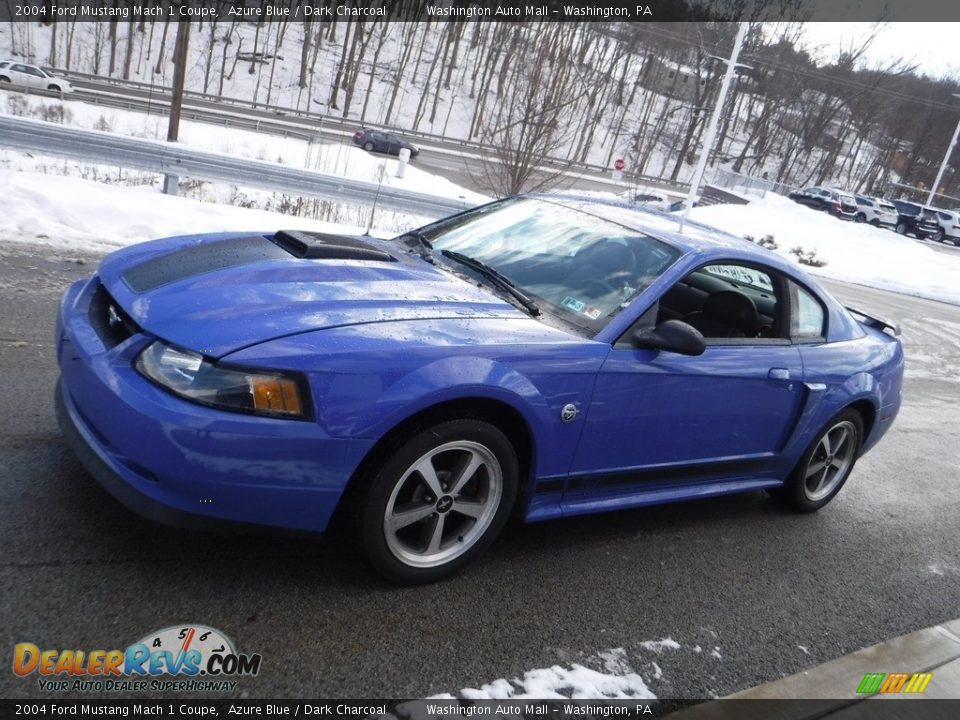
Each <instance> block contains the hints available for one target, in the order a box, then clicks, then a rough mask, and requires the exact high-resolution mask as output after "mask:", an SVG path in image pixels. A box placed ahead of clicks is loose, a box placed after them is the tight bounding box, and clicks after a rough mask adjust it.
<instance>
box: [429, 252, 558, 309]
mask: <svg viewBox="0 0 960 720" xmlns="http://www.w3.org/2000/svg"><path fill="white" fill-rule="evenodd" d="M440 254H441V255H443V256H444V257H446V258H450V259H451V260H453V261H455V262H458V263H460V264H461V265H466V266H467V267H468V268H470V269H471V270H474V271H476V272H478V273H480V274H481V275H483V276H484V277H485V278H487V280H489V281H490V282H491V283H492V284H493V285H495V286H496V287H498V288H500V289H501V290H503V291H504V292H506V293H508V294H509V295H512V296H513V297H514V298H515V299H516V300H517V302H519V303H520V304H521V305H523V307H524V308H526V310H527V312H529V313H530V314H531V315H533V316H534V317H536V316H537V315H539V314H540V307H539V306H538V305H537V304H536V303H535V302H534V301H533V300H532V299H530V297H529V296H528V295H527V294H526V293H524V292H523V290H521V289H520V288H518V287H517V286H516V285H514V284H513V283H512V282H510V280H508V279H507V278H506V277H504V276H503V275H501V274H500V273H499V272H498V271H496V270H494V269H493V268H492V267H490V266H489V265H487V264H486V263H484V262H482V261H480V260H477V259H476V258H472V257H470V256H469V255H463V254H462V253H458V252H455V251H453V250H441V251H440Z"/></svg>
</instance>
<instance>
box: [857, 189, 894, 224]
mask: <svg viewBox="0 0 960 720" xmlns="http://www.w3.org/2000/svg"><path fill="white" fill-rule="evenodd" d="M854 198H855V199H856V201H857V216H856V218H854V219H855V220H856V221H857V222H868V223H870V224H871V225H876V226H877V227H879V226H881V225H889V226H890V227H893V226H895V225H896V224H897V208H896V207H895V206H894V204H893V203H892V202H890V201H889V200H882V199H880V198H875V197H870V196H869V195H855V196H854Z"/></svg>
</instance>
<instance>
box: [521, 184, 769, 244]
mask: <svg viewBox="0 0 960 720" xmlns="http://www.w3.org/2000/svg"><path fill="white" fill-rule="evenodd" d="M524 197H531V198H535V199H539V200H546V201H548V202H554V203H557V204H558V205H563V206H564V207H569V208H571V209H573V210H578V211H580V212H582V213H586V214H588V215H594V216H596V217H599V218H602V219H604V220H608V221H610V222H614V223H616V224H618V225H622V226H623V227H625V228H627V229H629V230H634V231H636V232H642V233H645V234H647V235H651V236H653V237H655V238H657V239H659V240H663V241H665V242H667V243H668V244H670V245H673V246H674V247H676V248H678V249H680V250H684V251H686V252H695V251H701V252H702V251H707V250H716V249H736V250H740V251H748V252H750V251H754V252H755V251H757V249H758V246H757V245H755V244H754V243H752V242H750V241H749V240H744V239H743V238H739V237H737V236H736V235H731V234H730V233H727V232H724V231H723V230H719V229H717V228H715V227H711V226H710V225H704V224H703V223H699V222H696V221H694V220H687V221H685V222H684V232H683V233H682V234H681V233H680V232H679V227H678V225H679V220H680V218H679V216H678V215H674V214H671V213H667V212H661V211H659V210H654V209H653V208H651V207H649V206H643V205H635V204H633V203H631V202H629V201H627V200H625V199H620V198H609V199H608V198H602V197H599V198H598V197H593V196H588V195H580V194H578V193H575V192H554V193H530V194H528V195H525V196H524ZM760 255H763V256H764V258H766V257H768V256H767V255H766V253H765V252H764V253H760ZM770 255H772V253H771V254H770ZM774 257H775V256H774Z"/></svg>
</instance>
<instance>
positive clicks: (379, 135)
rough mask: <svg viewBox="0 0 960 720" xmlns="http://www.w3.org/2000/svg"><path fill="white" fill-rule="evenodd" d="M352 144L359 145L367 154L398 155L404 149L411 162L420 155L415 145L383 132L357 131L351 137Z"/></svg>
mask: <svg viewBox="0 0 960 720" xmlns="http://www.w3.org/2000/svg"><path fill="white" fill-rule="evenodd" d="M353 144H354V145H359V146H360V147H362V148H363V149H364V150H366V151H367V152H380V153H387V155H399V154H400V151H401V150H402V149H404V148H406V149H407V150H409V151H410V159H411V160H412V159H413V158H415V157H416V156H417V155H419V154H420V148H418V147H417V146H416V145H413V144H411V143H408V142H407V141H406V140H404V139H403V138H401V137H399V136H397V135H394V134H393V133H388V132H384V131H383V130H367V129H366V128H364V129H363V130H359V131H357V132H356V133H354V135H353Z"/></svg>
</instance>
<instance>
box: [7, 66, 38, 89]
mask: <svg viewBox="0 0 960 720" xmlns="http://www.w3.org/2000/svg"><path fill="white" fill-rule="evenodd" d="M10 75H11V77H10V80H11V81H12V82H15V83H17V84H18V85H26V86H28V87H33V86H34V85H35V83H34V78H33V76H32V75H30V73H29V72H28V71H27V66H26V65H20V64H16V65H11V66H10Z"/></svg>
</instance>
